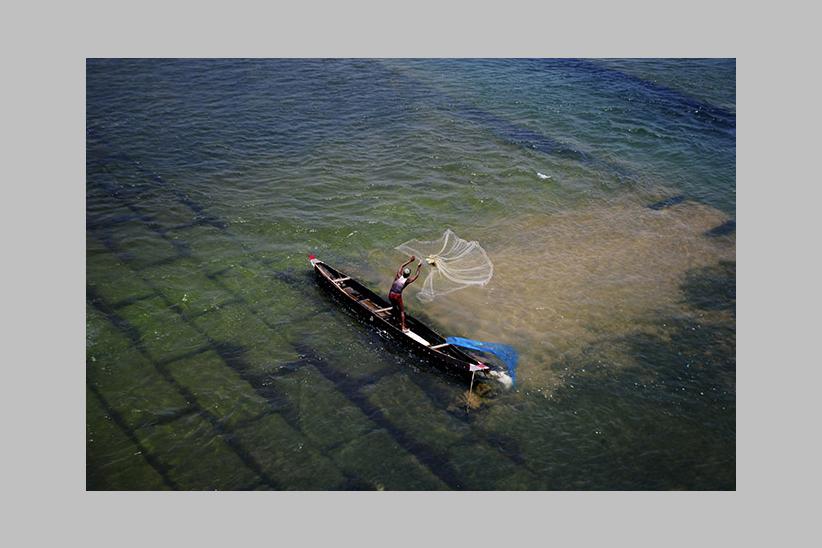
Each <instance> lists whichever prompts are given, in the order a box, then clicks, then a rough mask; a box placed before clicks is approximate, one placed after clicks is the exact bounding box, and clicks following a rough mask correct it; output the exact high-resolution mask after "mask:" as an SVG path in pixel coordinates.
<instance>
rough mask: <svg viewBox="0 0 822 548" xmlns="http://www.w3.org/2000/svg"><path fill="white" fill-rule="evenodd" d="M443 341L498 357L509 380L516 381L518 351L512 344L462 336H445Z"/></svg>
mask: <svg viewBox="0 0 822 548" xmlns="http://www.w3.org/2000/svg"><path fill="white" fill-rule="evenodd" d="M445 342H447V343H448V344H453V345H454V346H461V347H463V348H470V349H471V350H478V351H479V352H486V353H488V354H493V355H494V356H496V357H498V358H499V359H500V360H502V362H503V363H504V364H505V367H507V368H508V374H509V375H510V376H511V380H512V381H514V382H516V381H517V362H518V361H519V353H517V351H516V349H514V347H513V346H509V345H507V344H502V343H492V342H484V341H475V340H473V339H464V338H462V337H446V338H445Z"/></svg>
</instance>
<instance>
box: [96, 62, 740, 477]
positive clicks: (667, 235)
mask: <svg viewBox="0 0 822 548" xmlns="http://www.w3.org/2000/svg"><path fill="white" fill-rule="evenodd" d="M87 126H88V131H87V165H86V167H87V303H88V306H87V322H86V324H87V370H86V379H87V387H88V390H87V486H88V488H89V489H733V488H735V275H736V273H735V233H734V231H733V230H720V231H716V232H713V233H712V232H711V231H712V229H715V228H716V227H720V226H725V227H729V226H731V225H730V224H728V225H725V224H724V223H727V222H728V221H732V220H733V218H734V213H735V63H734V61H733V60H730V61H729V60H648V59H644V60H604V61H603V60H581V61H577V60H461V61H456V60H373V61H369V60H335V61H327V60H279V61H261V60H249V61H198V60H190V61H151V60H127V61H122V60H90V61H89V62H88V64H87ZM537 173H541V174H543V175H544V176H547V178H546V177H540V176H538V175H537ZM670 197H681V199H680V198H678V199H676V200H671V202H670V205H667V206H664V205H663V206H660V207H659V208H649V207H648V205H650V204H653V203H657V202H659V201H660V200H664V199H666V198H670ZM445 228H451V229H453V230H454V231H455V232H456V233H457V234H458V235H460V236H461V237H463V238H466V239H470V240H477V241H479V242H480V243H481V244H482V245H483V247H484V248H485V250H486V251H487V252H488V254H489V256H490V257H491V259H492V261H493V262H494V272H495V273H494V278H493V279H492V281H491V282H490V284H489V285H488V286H486V287H485V288H470V289H465V290H461V291H457V292H455V293H452V294H449V295H447V296H444V297H442V298H440V299H437V300H435V301H434V302H432V303H422V302H420V301H418V300H417V299H415V298H414V297H413V295H414V293H415V291H416V290H417V289H416V288H415V287H414V286H411V288H409V289H408V290H407V297H406V302H407V304H408V307H409V311H410V312H411V313H412V314H414V315H416V316H418V317H420V318H421V319H424V320H426V321H427V322H429V323H430V324H431V325H432V326H433V327H435V328H436V329H437V330H439V331H440V332H442V333H444V334H446V335H457V336H465V337H470V338H477V339H483V340H491V341H496V342H504V343H506V344H511V345H513V346H515V347H516V348H517V349H518V350H519V352H520V365H519V369H518V377H517V380H518V384H517V386H516V388H515V390H513V391H510V392H493V393H490V394H486V395H485V396H483V397H482V398H481V405H480V406H479V407H478V408H476V409H466V406H465V394H464V392H465V389H466V387H465V386H463V385H462V384H461V383H460V382H458V381H455V380H453V379H450V378H448V377H445V376H443V375H441V374H439V373H437V372H436V371H433V370H431V368H430V367H428V366H427V365H425V364H423V363H420V362H418V361H417V360H416V359H415V358H413V357H411V356H409V355H407V353H406V352H405V351H403V350H402V349H400V348H397V347H395V346H393V345H391V344H389V343H387V342H386V341H384V340H382V339H381V338H380V337H379V336H378V335H376V334H374V333H372V332H371V331H369V329H368V328H367V327H366V326H363V325H361V324H360V323H358V322H357V321H356V320H354V319H353V318H352V317H351V316H349V315H348V314H346V313H344V312H343V311H341V310H339V309H338V308H337V307H336V306H335V305H334V304H333V303H332V302H331V301H329V300H328V298H326V297H325V295H324V294H323V293H321V292H320V291H319V290H318V288H317V287H316V286H315V284H314V282H313V279H312V278H311V276H310V272H309V269H308V263H307V254H308V253H309V252H312V253H315V254H316V255H318V256H319V257H320V258H321V259H323V260H325V261H327V262H329V263H330V264H332V265H334V266H336V267H338V268H340V269H341V270H344V271H346V272H348V273H350V274H351V275H354V276H356V277H358V278H359V279H361V280H363V281H364V282H365V283H366V284H367V285H369V286H371V287H373V288H378V289H379V288H382V289H387V286H388V284H389V283H390V279H391V275H392V273H393V271H394V270H395V269H396V267H397V265H398V264H399V263H400V262H402V261H403V260H404V258H403V257H402V256H401V255H400V254H399V253H397V252H396V251H394V247H395V246H397V245H399V244H400V243H402V242H404V241H407V240H409V239H411V238H420V239H435V238H437V237H439V236H440V235H441V234H442V232H443V230H444V229H445Z"/></svg>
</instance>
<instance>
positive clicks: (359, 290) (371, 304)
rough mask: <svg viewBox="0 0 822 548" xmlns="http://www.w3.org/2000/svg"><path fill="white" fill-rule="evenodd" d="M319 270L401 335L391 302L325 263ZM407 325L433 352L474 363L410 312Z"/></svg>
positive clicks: (358, 303)
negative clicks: (392, 311)
mask: <svg viewBox="0 0 822 548" xmlns="http://www.w3.org/2000/svg"><path fill="white" fill-rule="evenodd" d="M317 269H318V270H319V271H320V273H321V274H322V275H323V276H325V277H326V278H327V279H328V280H329V281H330V282H331V283H332V284H334V285H335V286H336V287H337V288H338V289H339V290H340V292H341V293H343V294H345V295H346V296H347V297H348V298H349V299H351V301H352V303H353V304H357V305H359V306H362V307H364V308H366V309H367V310H368V311H369V312H370V313H371V314H373V315H374V316H376V317H378V318H380V319H383V320H385V322H386V323H387V324H388V325H389V326H390V327H392V328H393V329H394V330H395V332H396V333H401V331H400V325H399V320H398V319H397V318H396V317H394V315H393V314H392V313H391V308H392V306H391V303H390V302H388V301H387V300H386V299H383V298H382V297H380V296H379V295H377V294H376V293H375V292H373V291H371V290H370V289H368V288H367V287H365V286H364V285H362V284H361V283H359V282H358V281H357V280H354V279H353V278H350V277H349V276H346V275H345V274H344V273H342V272H340V271H338V270H336V269H334V268H332V267H330V266H328V265H327V264H325V263H322V262H318V263H317ZM405 324H406V326H407V327H408V328H409V329H410V330H411V331H412V332H413V333H414V334H416V335H417V336H418V337H420V338H421V339H424V340H425V341H426V342H427V343H428V348H430V349H431V350H437V351H439V352H441V353H443V354H446V355H448V356H451V357H453V358H456V359H458V360H466V361H474V358H472V357H471V356H469V355H467V354H466V353H465V352H463V351H462V350H460V349H459V348H456V347H453V346H451V345H449V344H448V343H446V342H445V339H444V338H443V337H442V336H440V335H439V334H438V333H436V332H435V331H433V330H431V329H430V328H429V327H427V326H426V325H425V324H423V323H421V322H419V321H417V320H416V319H415V318H413V317H412V316H410V315H409V314H408V312H406V314H405Z"/></svg>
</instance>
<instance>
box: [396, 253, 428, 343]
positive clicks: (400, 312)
mask: <svg viewBox="0 0 822 548" xmlns="http://www.w3.org/2000/svg"><path fill="white" fill-rule="evenodd" d="M415 260H417V258H416V257H415V256H414V255H411V258H410V259H408V260H407V261H405V262H404V263H403V264H402V266H401V267H400V268H399V270H397V275H396V276H394V283H392V284H391V290H390V291H389V292H388V300H390V301H391V304H392V305H393V306H394V307H393V308H392V310H391V314H392V315H394V316H395V317H396V316H399V318H400V326H401V327H402V332H403V333H405V332H407V331H408V329H407V328H406V327H405V306H403V304H402V290H403V289H405V288H406V287H408V285H410V284H412V283H414V280H416V279H417V278H418V277H419V275H420V268H422V261H420V262H418V263H417V272H416V273H415V274H414V275H413V276H411V269H410V268H408V265H409V264H411V263H413V262H414V261H415Z"/></svg>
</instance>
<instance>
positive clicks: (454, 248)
mask: <svg viewBox="0 0 822 548" xmlns="http://www.w3.org/2000/svg"><path fill="white" fill-rule="evenodd" d="M395 249H396V250H397V251H400V252H402V253H405V254H407V255H415V256H416V257H417V258H418V259H420V260H421V259H424V260H425V262H426V263H428V266H429V272H428V276H426V278H425V281H424V282H423V284H422V289H421V290H420V292H419V293H418V294H417V297H419V299H420V300H422V301H432V300H434V299H435V298H436V297H439V296H441V295H446V294H448V293H451V292H453V291H457V290H458V289H463V288H465V287H470V286H483V285H485V284H487V283H488V282H489V281H491V277H492V276H493V275H494V265H493V264H492V263H491V259H489V258H488V255H487V254H486V253H485V250H484V249H483V248H482V247H480V245H479V243H477V242H469V241H466V240H463V239H462V238H460V237H459V236H457V235H456V234H454V232H452V231H451V229H446V231H445V232H443V234H442V237H441V238H439V239H438V240H431V241H423V240H409V241H407V242H405V243H403V244H400V245H398V246H397V247H396V248H395ZM412 266H413V265H412ZM412 272H413V270H412Z"/></svg>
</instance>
